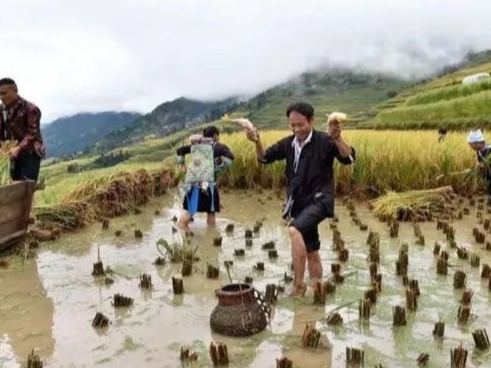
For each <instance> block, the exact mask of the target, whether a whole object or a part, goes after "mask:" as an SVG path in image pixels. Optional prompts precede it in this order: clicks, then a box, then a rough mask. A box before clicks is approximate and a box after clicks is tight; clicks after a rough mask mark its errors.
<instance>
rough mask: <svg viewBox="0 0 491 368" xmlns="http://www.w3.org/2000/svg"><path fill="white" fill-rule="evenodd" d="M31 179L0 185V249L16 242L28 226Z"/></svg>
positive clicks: (33, 188)
mask: <svg viewBox="0 0 491 368" xmlns="http://www.w3.org/2000/svg"><path fill="white" fill-rule="evenodd" d="M35 189H36V184H35V183H34V182H33V181H19V182H15V183H13V184H9V185H5V186H3V187H0V251H3V250H5V249H7V248H9V247H11V246H13V245H15V244H16V243H18V242H19V241H20V240H22V238H23V237H24V236H25V235H26V233H27V229H28V226H29V214H30V212H31V205H32V197H33V194H34V191H35Z"/></svg>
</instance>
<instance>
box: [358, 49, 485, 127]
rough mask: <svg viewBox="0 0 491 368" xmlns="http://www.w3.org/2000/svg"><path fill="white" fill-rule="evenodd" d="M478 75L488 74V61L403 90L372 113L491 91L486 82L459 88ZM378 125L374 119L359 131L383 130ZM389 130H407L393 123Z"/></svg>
mask: <svg viewBox="0 0 491 368" xmlns="http://www.w3.org/2000/svg"><path fill="white" fill-rule="evenodd" d="M482 72H487V73H491V60H489V57H488V58H487V59H486V60H485V61H482V62H481V63H480V64H478V65H473V66H470V67H464V68H461V69H459V70H457V71H455V72H453V73H449V74H446V75H444V76H441V77H438V78H433V79H431V80H429V81H426V82H424V83H418V84H416V85H414V86H412V87H410V88H407V89H405V90H403V91H402V92H400V93H399V94H398V95H397V96H396V97H394V98H392V99H388V100H386V101H385V102H384V103H382V104H380V105H378V106H377V107H376V108H375V110H376V111H377V113H379V114H381V113H383V112H387V111H390V110H392V109H398V108H402V107H406V106H412V105H417V104H430V103H438V102H441V101H445V100H451V99H454V98H460V97H465V96H468V95H472V94H475V93H479V92H481V91H486V90H489V89H490V88H491V87H490V86H489V84H488V82H484V83H483V85H482V86H476V85H473V86H467V87H464V86H463V85H462V80H463V79H464V78H465V77H467V76H469V75H472V74H477V73H482ZM460 118H462V116H460V115H454V116H452V117H451V118H450V120H458V119H460ZM473 118H474V119H481V118H482V116H473ZM481 120H482V119H481ZM379 123H380V121H379V120H378V119H377V118H374V119H371V120H367V121H365V122H363V123H362V124H361V125H360V128H382V126H383V127H387V125H386V124H382V126H378V124H379ZM449 124H452V122H449ZM440 125H441V124H438V123H436V122H433V123H432V124H430V125H426V124H425V126H427V127H431V128H434V127H436V126H440ZM412 126H413V127H414V128H416V127H417V126H418V124H413V125H412ZM390 127H391V129H398V128H400V129H407V126H405V125H402V126H400V127H398V126H397V122H393V123H391V124H390Z"/></svg>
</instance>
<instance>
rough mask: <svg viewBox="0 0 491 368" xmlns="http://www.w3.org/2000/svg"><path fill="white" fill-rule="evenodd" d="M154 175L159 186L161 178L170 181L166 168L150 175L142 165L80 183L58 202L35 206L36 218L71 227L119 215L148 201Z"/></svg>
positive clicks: (64, 227) (170, 182) (59, 225)
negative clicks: (136, 168)
mask: <svg viewBox="0 0 491 368" xmlns="http://www.w3.org/2000/svg"><path fill="white" fill-rule="evenodd" d="M155 177H157V178H158V180H159V185H160V186H163V185H164V184H162V181H163V180H164V179H166V180H168V182H167V183H168V185H169V186H170V185H172V180H171V179H172V175H171V174H170V173H167V172H165V171H162V172H161V173H160V175H155V174H154V175H153V176H152V175H151V174H149V173H148V172H147V171H146V170H143V169H141V170H138V171H136V172H134V173H128V172H121V173H117V174H115V175H111V176H109V177H106V178H100V179H96V180H93V181H90V182H88V183H84V184H82V185H79V186H78V187H77V188H75V189H74V190H73V191H72V192H70V193H69V194H68V195H66V196H65V197H64V198H63V199H62V200H61V202H60V204H57V205H55V206H46V207H38V208H36V209H35V213H36V218H37V220H38V222H39V223H40V224H41V225H42V226H43V227H49V226H58V227H59V228H61V229H63V230H69V231H72V230H76V229H79V228H82V227H84V226H85V225H86V224H88V223H90V222H92V221H95V220H97V219H104V218H110V217H115V216H120V215H122V214H125V213H128V212H130V211H131V210H134V209H135V208H137V206H141V205H143V204H145V203H146V202H148V200H149V199H150V197H151V196H152V195H153V194H154V189H155V188H154V187H155V185H156V184H155V182H154V180H155Z"/></svg>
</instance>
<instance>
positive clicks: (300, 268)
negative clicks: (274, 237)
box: [289, 226, 307, 296]
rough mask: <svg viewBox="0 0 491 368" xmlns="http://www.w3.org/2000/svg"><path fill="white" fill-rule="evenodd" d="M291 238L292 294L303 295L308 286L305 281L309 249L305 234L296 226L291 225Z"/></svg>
mask: <svg viewBox="0 0 491 368" xmlns="http://www.w3.org/2000/svg"><path fill="white" fill-rule="evenodd" d="M289 231H290V240H291V246H292V263H293V272H294V278H293V290H292V293H291V295H292V296H303V295H304V294H305V292H306V291H307V286H306V285H305V283H304V282H303V280H304V274H305V263H306V261H307V250H306V248H305V242H304V240H303V236H302V234H301V233H300V231H298V230H297V229H296V228H294V227H293V226H290V228H289Z"/></svg>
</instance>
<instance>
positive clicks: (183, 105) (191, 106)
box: [93, 97, 237, 152]
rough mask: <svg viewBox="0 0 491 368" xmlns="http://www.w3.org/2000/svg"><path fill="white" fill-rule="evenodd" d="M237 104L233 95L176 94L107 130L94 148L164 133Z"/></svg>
mask: <svg viewBox="0 0 491 368" xmlns="http://www.w3.org/2000/svg"><path fill="white" fill-rule="evenodd" d="M236 105H237V103H236V101H235V99H234V98H230V99H226V100H223V101H214V102H204V101H196V100H191V99H188V98H184V97H181V98H178V99H176V100H173V101H170V102H165V103H163V104H161V105H159V106H157V107H156V108H155V109H154V110H153V111H152V112H150V113H149V114H146V115H144V116H141V117H140V118H139V119H136V120H135V121H133V122H132V123H131V124H129V125H127V126H126V127H124V128H122V129H119V130H116V131H113V132H111V133H109V134H107V135H106V136H105V137H104V138H103V139H102V140H99V142H97V144H96V145H94V147H93V150H94V151H96V152H100V151H102V152H105V151H107V150H111V149H114V148H117V147H122V146H127V145H129V144H131V143H134V142H138V141H141V140H143V139H144V138H145V137H148V136H155V137H165V136H168V135H169V134H172V133H174V132H177V131H180V130H183V129H187V128H190V127H193V126H195V125H198V124H201V123H204V122H206V121H211V120H214V119H217V118H219V117H220V116H222V115H223V114H224V113H225V112H226V111H227V110H229V109H234V108H235V106H236Z"/></svg>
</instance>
